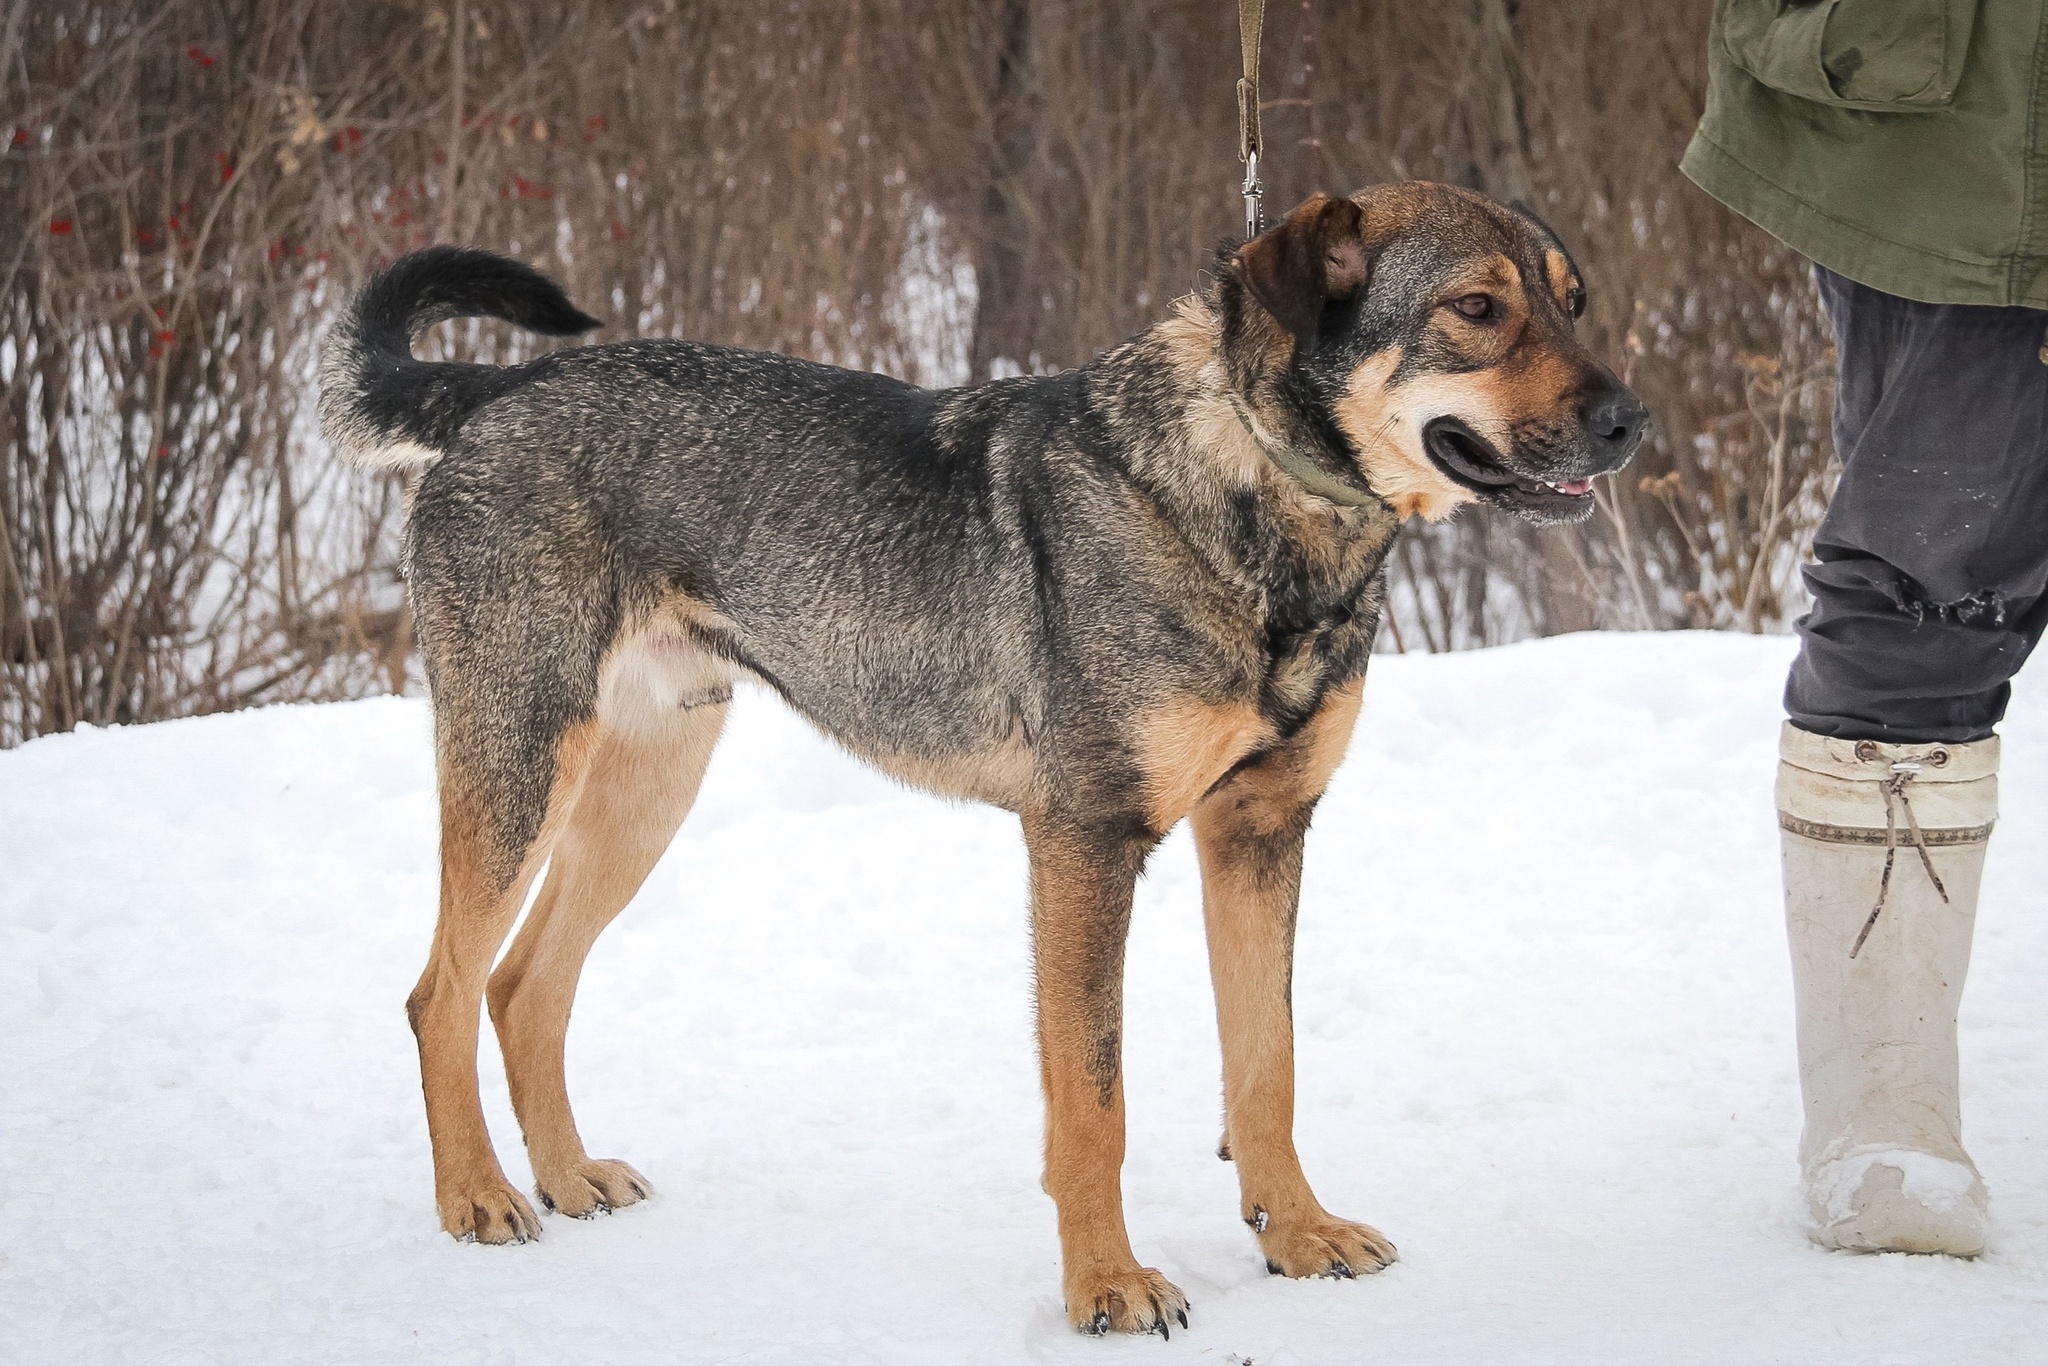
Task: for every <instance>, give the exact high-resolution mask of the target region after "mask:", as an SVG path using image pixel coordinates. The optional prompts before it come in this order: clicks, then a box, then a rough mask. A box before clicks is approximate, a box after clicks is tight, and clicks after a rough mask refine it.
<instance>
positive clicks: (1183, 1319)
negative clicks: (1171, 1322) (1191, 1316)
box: [1174, 1309, 1188, 1332]
mask: <svg viewBox="0 0 2048 1366" xmlns="http://www.w3.org/2000/svg"><path fill="white" fill-rule="evenodd" d="M1174 1317H1175V1318H1177V1319H1179V1320H1180V1326H1181V1331H1182V1332H1186V1331H1187V1326H1188V1311H1187V1310H1185V1309H1183V1310H1181V1311H1180V1312H1179V1313H1177V1314H1175V1315H1174Z"/></svg>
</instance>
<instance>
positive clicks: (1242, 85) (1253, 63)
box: [1237, 0, 1266, 239]
mask: <svg viewBox="0 0 2048 1366" xmlns="http://www.w3.org/2000/svg"><path fill="white" fill-rule="evenodd" d="M1265 23H1266V0H1237V37H1238V46H1239V47H1241V48H1242V49H1243V50H1244V75H1243V76H1242V77H1241V78H1240V79H1239V80H1238V82H1237V159H1238V160H1239V161H1242V162H1243V163H1244V183H1243V184H1241V185H1239V186H1238V187H1237V191H1238V193H1239V194H1241V195H1243V196H1244V235H1245V237H1246V238H1247V239H1250V238H1253V237H1257V236H1258V235H1259V234H1260V233H1262V232H1264V231H1265V230H1266V187H1265V186H1264V185H1262V184H1260V183H1259V152H1260V151H1261V150H1263V148H1264V145H1265V144H1264V142H1263V141H1262V139H1261V136H1260V131H1259V30H1260V29H1262V28H1263V27H1265Z"/></svg>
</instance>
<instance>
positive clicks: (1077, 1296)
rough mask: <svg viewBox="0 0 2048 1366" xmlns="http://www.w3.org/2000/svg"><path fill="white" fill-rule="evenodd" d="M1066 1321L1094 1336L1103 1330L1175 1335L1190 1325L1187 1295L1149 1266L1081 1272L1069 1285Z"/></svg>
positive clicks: (1166, 1335) (1164, 1335) (1105, 1331)
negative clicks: (1175, 1329) (1176, 1327)
mask: <svg viewBox="0 0 2048 1366" xmlns="http://www.w3.org/2000/svg"><path fill="white" fill-rule="evenodd" d="M1067 1321H1068V1322H1069V1323H1071V1324H1073V1325H1074V1327H1076V1328H1078V1329H1080V1330H1081V1331H1082V1332H1084V1333H1087V1334H1089V1335H1090V1336H1092V1337H1100V1336H1101V1335H1102V1334H1104V1333H1157V1334H1159V1336H1161V1337H1163V1338H1164V1337H1171V1336H1173V1328H1174V1326H1175V1325H1178V1326H1179V1327H1182V1328H1185V1327H1187V1326H1188V1298H1187V1296H1185V1295H1183V1294H1181V1293H1180V1290H1179V1289H1178V1288H1177V1287H1176V1286H1175V1285H1174V1284H1173V1282H1171V1281H1169V1280H1167V1279H1166V1277H1164V1276H1162V1275H1160V1274H1159V1273H1158V1272H1157V1271H1154V1270H1153V1269H1152V1268H1151V1267H1149V1266H1134V1267H1130V1268H1128V1269H1126V1270H1121V1271H1102V1272H1096V1273H1093V1274H1090V1275H1084V1276H1078V1277H1075V1278H1074V1279H1073V1280H1071V1281H1070V1282H1069V1283H1068V1285H1067Z"/></svg>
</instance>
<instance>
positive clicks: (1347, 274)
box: [1236, 193, 1368, 350]
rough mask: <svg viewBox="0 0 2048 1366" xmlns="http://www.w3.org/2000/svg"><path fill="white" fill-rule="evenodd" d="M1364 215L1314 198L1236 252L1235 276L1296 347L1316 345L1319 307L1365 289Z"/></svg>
mask: <svg viewBox="0 0 2048 1366" xmlns="http://www.w3.org/2000/svg"><path fill="white" fill-rule="evenodd" d="M1364 228H1365V211H1364V210H1362V209H1360V208H1359V207H1358V205H1356V204H1354V203H1352V202H1351V201H1350V200H1348V199H1332V198H1331V197H1330V196H1329V195H1326V194H1320V193H1319V194H1314V195H1310V196H1309V198H1308V199H1307V200H1306V201H1305V202H1304V203H1303V204H1302V206H1301V207H1300V208H1298V209H1296V210H1295V211H1294V212H1293V213H1290V214H1288V215H1287V217H1286V218H1285V219H1283V220H1281V222H1280V224H1279V226H1277V227H1274V228H1270V229H1268V230H1267V231H1265V232H1263V233H1260V234H1259V235H1258V236H1257V237H1254V238H1253V239H1252V240H1251V241H1249V242H1247V243H1245V244H1244V245H1243V246H1241V247H1239V248H1238V249H1237V258H1236V265H1237V274H1238V278H1240V279H1242V280H1243V281H1244V283H1245V288H1247V289H1249V290H1250V291H1251V292H1252V297H1253V298H1255V299H1257V300H1258V301H1259V302H1260V303H1261V304H1263V305H1264V306H1265V309H1266V311H1267V312H1268V313H1270V314H1272V315H1273V318H1274V321H1276V322H1278V323H1279V324H1280V325H1281V326H1282V327H1284V328H1286V329H1287V330H1288V331H1289V332H1290V333H1292V334H1293V335H1294V341H1295V345H1296V346H1298V347H1300V348H1301V349H1302V350H1307V349H1308V348H1309V347H1311V346H1314V345H1315V341H1316V324H1317V322H1318V321H1319V320H1320V319H1321V318H1322V315H1323V305H1325V304H1327V303H1330V302H1331V301H1333V300H1343V299H1349V298H1351V297H1352V296H1354V295H1355V294H1357V293H1358V291H1360V290H1361V289H1364V288H1365V279H1366V275H1367V274H1368V267H1367V264H1366V259H1365V236H1364Z"/></svg>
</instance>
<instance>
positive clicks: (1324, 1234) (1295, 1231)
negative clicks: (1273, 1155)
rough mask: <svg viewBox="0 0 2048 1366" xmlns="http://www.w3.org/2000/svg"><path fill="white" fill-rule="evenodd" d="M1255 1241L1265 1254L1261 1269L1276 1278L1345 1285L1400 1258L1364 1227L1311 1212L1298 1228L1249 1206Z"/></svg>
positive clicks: (1377, 1234) (1376, 1232)
mask: <svg viewBox="0 0 2048 1366" xmlns="http://www.w3.org/2000/svg"><path fill="white" fill-rule="evenodd" d="M1245 1222H1246V1223H1248V1224H1250V1225H1251V1227H1252V1231H1253V1232H1255V1233H1257V1234H1258V1236H1259V1247H1260V1248H1261V1249H1262V1250H1263V1251H1264V1252H1265V1254H1266V1270H1268V1271H1270V1272H1272V1273H1273V1274H1274V1275H1275V1276H1333V1277H1336V1278H1338V1279H1340V1280H1350V1279H1351V1278H1352V1277H1354V1276H1370V1275H1371V1274H1372V1273H1373V1272H1375V1271H1383V1270H1385V1269H1386V1268H1387V1267H1390V1266H1392V1265H1393V1264H1394V1262H1395V1261H1396V1260H1398V1259H1399V1258H1400V1255H1401V1254H1400V1253H1399V1252H1397V1251H1395V1250H1394V1245H1393V1244H1392V1243H1390V1242H1388V1241H1387V1239H1386V1235H1384V1234H1382V1233H1381V1232H1380V1231H1379V1230H1378V1229H1376V1228H1370V1227H1368V1226H1366V1225H1365V1224H1354V1223H1352V1222H1351V1221H1350V1220H1349V1219H1339V1218H1337V1217H1336V1216H1335V1215H1333V1214H1323V1213H1320V1212H1318V1213H1316V1214H1315V1215H1313V1216H1311V1217H1310V1218H1308V1219H1305V1220H1303V1221H1301V1222H1299V1223H1296V1224H1293V1225H1288V1224H1285V1223H1282V1222H1280V1221H1277V1220H1275V1221H1271V1222H1268V1221H1267V1220H1266V1217H1265V1211H1264V1210H1262V1209H1259V1208H1257V1207H1256V1206H1254V1207H1253V1210H1252V1217H1251V1218H1249V1219H1247V1220H1246V1221H1245Z"/></svg>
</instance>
